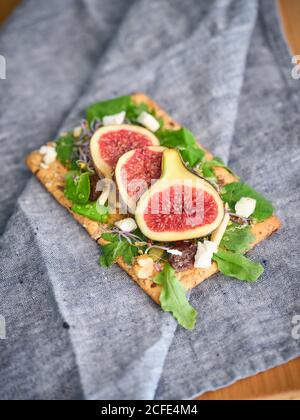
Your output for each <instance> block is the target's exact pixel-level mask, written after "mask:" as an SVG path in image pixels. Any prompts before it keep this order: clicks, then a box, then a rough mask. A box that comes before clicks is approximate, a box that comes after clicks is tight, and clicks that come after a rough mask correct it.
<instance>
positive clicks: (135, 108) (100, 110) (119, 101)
mask: <svg viewBox="0 0 300 420" xmlns="http://www.w3.org/2000/svg"><path fill="white" fill-rule="evenodd" d="M122 111H125V112H126V118H127V120H129V121H130V122H131V123H132V124H139V123H138V121H137V120H138V117H139V116H140V114H141V113H142V112H149V114H152V115H153V116H154V117H155V118H156V115H155V112H154V111H153V110H151V109H150V108H149V106H148V105H147V104H145V103H141V104H139V105H136V104H135V103H133V101H132V98H131V96H121V97H120V98H115V99H111V100H108V101H104V102H99V103H96V104H94V105H91V106H90V107H89V108H87V109H86V116H87V120H88V122H89V123H91V122H92V121H93V120H95V119H100V120H101V119H102V118H103V117H105V116H107V115H114V114H118V113H120V112H122ZM159 122H160V126H161V127H162V126H163V121H162V120H159Z"/></svg>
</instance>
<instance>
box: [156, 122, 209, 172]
mask: <svg viewBox="0 0 300 420" xmlns="http://www.w3.org/2000/svg"><path fill="white" fill-rule="evenodd" d="M156 136H157V137H158V138H159V140H160V144H161V146H164V147H169V148H174V149H175V148H177V149H178V150H179V151H180V153H181V156H182V158H183V160H184V161H185V162H187V163H188V164H189V165H190V166H191V167H192V168H193V167H195V166H196V165H198V164H199V163H200V162H202V160H203V159H204V156H205V152H204V150H202V149H200V147H198V145H197V141H196V139H195V137H194V135H193V134H192V133H191V132H190V131H189V130H187V129H186V128H180V129H179V130H174V131H172V130H160V131H158V132H157V133H156Z"/></svg>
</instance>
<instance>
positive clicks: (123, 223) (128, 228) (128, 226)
mask: <svg viewBox="0 0 300 420" xmlns="http://www.w3.org/2000/svg"><path fill="white" fill-rule="evenodd" d="M115 226H116V227H117V228H119V229H120V230H121V231H122V232H127V233H130V232H133V231H135V230H136V229H137V224H136V222H135V220H134V219H132V218H131V217H128V218H127V219H123V220H120V221H118V222H116V223H115Z"/></svg>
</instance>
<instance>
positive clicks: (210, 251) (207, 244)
mask: <svg viewBox="0 0 300 420" xmlns="http://www.w3.org/2000/svg"><path fill="white" fill-rule="evenodd" d="M216 252H218V246H217V245H216V244H215V243H214V242H211V241H204V243H202V242H198V250H197V253H196V256H195V264H194V267H195V268H210V267H211V265H212V257H213V255H214V254H215V253H216Z"/></svg>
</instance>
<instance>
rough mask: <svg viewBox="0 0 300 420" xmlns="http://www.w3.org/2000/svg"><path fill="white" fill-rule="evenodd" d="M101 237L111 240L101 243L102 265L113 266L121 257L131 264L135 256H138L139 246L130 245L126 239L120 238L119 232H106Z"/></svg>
mask: <svg viewBox="0 0 300 420" xmlns="http://www.w3.org/2000/svg"><path fill="white" fill-rule="evenodd" d="M101 238H102V239H104V240H105V241H108V242H109V243H108V244H106V245H101V249H102V252H103V255H102V256H101V257H100V259H99V264H100V265H101V266H102V267H111V266H112V265H113V264H114V263H115V262H116V261H117V259H118V258H120V257H122V258H123V260H124V262H125V263H126V264H128V265H131V264H132V260H133V258H134V257H137V256H138V248H137V247H136V246H133V245H130V243H129V242H128V241H126V239H122V238H121V239H120V238H119V235H118V234H113V233H105V234H103V235H102V236H101Z"/></svg>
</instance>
